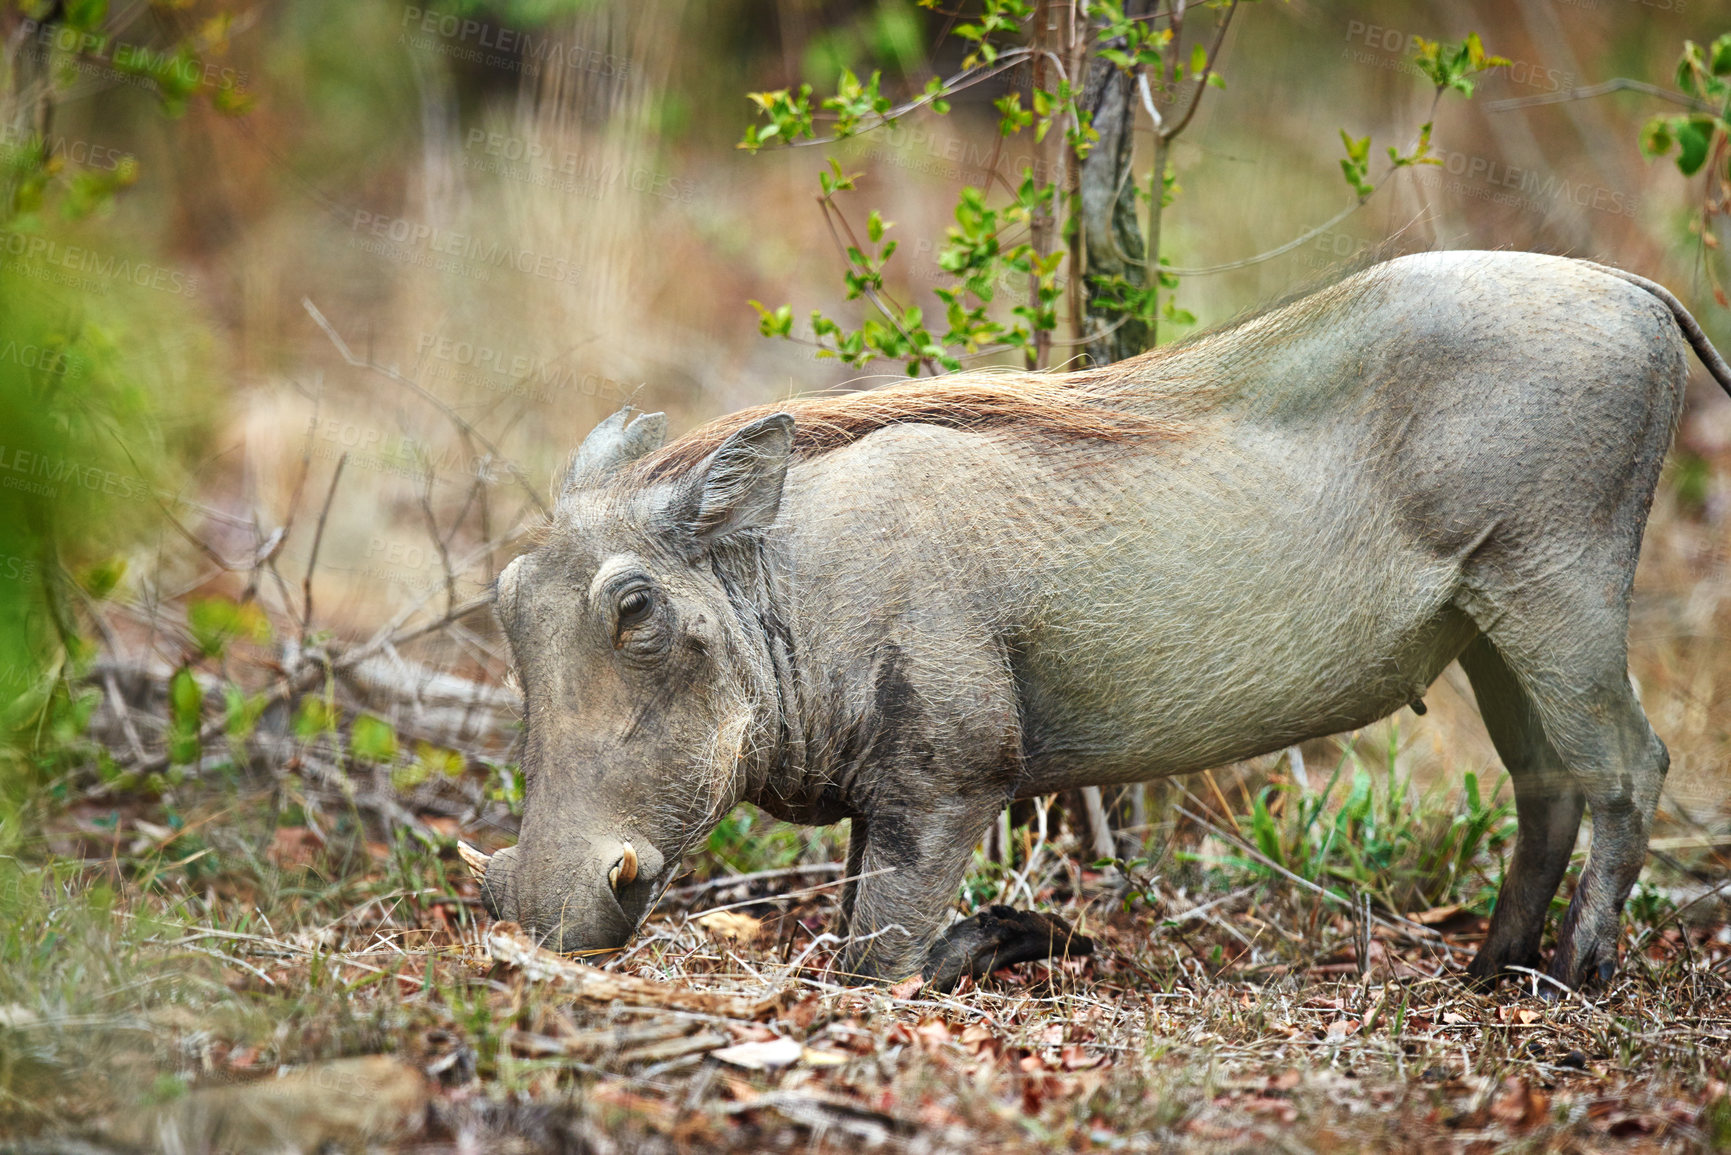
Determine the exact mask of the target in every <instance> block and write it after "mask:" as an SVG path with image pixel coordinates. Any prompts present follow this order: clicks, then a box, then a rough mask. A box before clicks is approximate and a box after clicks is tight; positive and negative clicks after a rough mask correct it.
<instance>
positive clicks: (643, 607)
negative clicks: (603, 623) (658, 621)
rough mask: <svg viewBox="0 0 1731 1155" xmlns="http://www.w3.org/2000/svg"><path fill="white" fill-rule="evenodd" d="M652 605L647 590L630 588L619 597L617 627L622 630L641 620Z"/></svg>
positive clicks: (647, 613)
mask: <svg viewBox="0 0 1731 1155" xmlns="http://www.w3.org/2000/svg"><path fill="white" fill-rule="evenodd" d="M654 605H655V601H654V599H653V598H651V597H650V596H649V591H648V590H632V591H631V592H630V593H628V594H626V595H625V596H624V597H622V598H620V599H619V628H620V629H622V630H623V629H626V628H628V627H630V626H634V625H636V624H637V623H638V622H641V621H642V620H643V619H644V618H646V617H648V616H649V611H650V610H651V609H652V608H653V607H654Z"/></svg>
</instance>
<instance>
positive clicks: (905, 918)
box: [842, 796, 1002, 982]
mask: <svg viewBox="0 0 1731 1155" xmlns="http://www.w3.org/2000/svg"><path fill="white" fill-rule="evenodd" d="M1001 806H1002V799H1000V798H998V797H996V796H994V797H990V798H977V799H968V798H954V797H952V798H949V799H943V800H936V801H935V802H934V803H933V805H931V806H930V807H925V806H922V807H920V808H918V809H914V808H911V807H908V806H906V805H902V806H897V807H895V808H894V809H888V808H884V809H879V810H877V811H876V812H874V813H872V814H870V815H867V816H866V817H865V818H864V819H863V820H862V819H860V818H855V819H854V820H853V830H852V834H851V838H850V843H849V846H848V873H849V875H851V876H855V879H856V880H855V881H853V882H850V883H848V884H847V889H845V890H844V891H843V892H842V911H843V915H844V917H845V918H846V919H847V922H848V945H847V949H846V951H845V952H844V954H843V964H842V966H843V972H844V975H845V977H846V978H847V979H849V980H851V981H856V982H870V981H889V982H895V981H897V980H900V979H904V978H910V977H912V976H913V975H916V974H919V973H920V972H921V970H922V969H923V967H924V965H925V960H926V952H927V950H928V949H930V947H931V945H932V943H933V942H935V941H936V940H937V938H938V936H939V935H940V934H941V933H942V932H943V929H944V925H945V923H947V922H948V921H949V915H950V910H951V909H952V908H953V907H954V905H955V902H956V895H957V894H958V892H959V891H960V889H961V885H962V876H963V875H964V874H965V873H966V872H967V868H968V863H969V861H970V860H971V859H972V857H973V848H974V844H975V843H977V842H978V841H979V840H980V836H981V835H983V834H984V833H985V830H986V826H987V825H988V824H989V823H990V822H991V820H992V819H993V817H995V816H996V814H997V812H998V809H999V807H1001ZM862 843H863V845H862Z"/></svg>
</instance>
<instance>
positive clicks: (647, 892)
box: [457, 838, 662, 952]
mask: <svg viewBox="0 0 1731 1155" xmlns="http://www.w3.org/2000/svg"><path fill="white" fill-rule="evenodd" d="M578 845H582V846H583V853H582V854H581V855H580V856H578V860H577V861H575V862H573V861H567V860H563V859H556V858H552V857H548V858H544V859H531V860H530V861H529V863H527V864H526V863H525V861H524V858H523V853H522V849H521V848H520V847H517V846H508V847H506V848H505V849H503V850H501V851H499V852H498V853H497V854H493V855H491V856H489V855H485V854H482V853H481V852H480V851H478V850H476V849H475V848H474V847H472V846H469V845H468V844H466V843H461V844H459V845H458V848H457V849H458V853H459V854H460V855H461V856H462V858H463V861H464V862H465V863H466V864H467V865H468V867H469V869H470V870H471V871H472V872H473V873H474V875H475V877H476V880H477V881H479V882H480V883H481V901H482V903H483V904H485V906H486V908H487V913H488V914H490V915H492V916H493V917H494V918H496V919H500V920H502V921H511V922H517V923H521V924H522V926H523V928H524V929H525V930H528V931H530V932H531V933H533V934H535V935H537V936H539V937H540V938H541V939H542V941H543V942H544V943H545V944H546V945H547V946H548V947H550V948H552V949H554V950H559V951H565V952H572V951H602V950H617V949H618V948H619V947H622V946H624V945H625V942H626V940H627V939H629V938H630V937H631V933H632V931H634V930H636V929H637V924H638V923H639V922H640V921H642V918H643V916H644V914H645V913H647V911H648V906H649V902H650V899H651V898H653V897H654V894H655V887H656V877H657V876H658V875H659V874H660V873H661V869H662V856H661V854H660V852H659V851H657V850H656V849H655V848H654V847H653V846H649V845H645V846H644V847H643V848H642V849H641V850H639V849H638V847H637V846H636V845H635V844H634V843H632V842H630V841H627V840H624V839H617V838H613V839H609V838H600V839H596V840H594V841H591V842H588V843H587V844H582V843H579V844H578Z"/></svg>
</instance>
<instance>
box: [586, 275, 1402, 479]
mask: <svg viewBox="0 0 1731 1155" xmlns="http://www.w3.org/2000/svg"><path fill="white" fill-rule="evenodd" d="M1378 280H1379V278H1378V277H1377V275H1376V272H1375V270H1374V269H1373V270H1371V271H1361V272H1358V273H1356V274H1354V275H1352V276H1349V277H1347V278H1345V279H1344V280H1336V281H1333V282H1332V283H1328V284H1325V285H1323V286H1321V287H1320V288H1313V289H1311V290H1310V291H1308V292H1306V293H1304V294H1302V295H1301V296H1299V298H1298V299H1296V300H1294V299H1292V298H1287V299H1284V300H1281V301H1277V302H1274V303H1272V304H1269V305H1266V306H1264V307H1261V308H1259V309H1256V310H1254V311H1251V312H1249V313H1246V314H1244V315H1242V316H1240V317H1237V318H1234V319H1233V320H1232V321H1230V322H1227V323H1226V324H1224V325H1221V326H1219V327H1218V328H1215V329H1211V330H1208V331H1206V332H1203V333H1198V334H1195V335H1193V336H1191V337H1188V338H1186V339H1184V340H1182V341H1178V342H1174V343H1173V344H1170V345H1164V346H1161V347H1160V348H1158V349H1151V350H1149V351H1148V352H1146V353H1143V354H1140V355H1139V356H1136V357H1131V358H1128V359H1126V360H1124V361H1119V362H1116V363H1114V364H1111V365H1105V366H1099V367H1094V368H1088V369H1081V370H1077V371H1074V372H1069V373H1042V372H1025V371H1022V372H1019V371H1015V370H1007V369H1006V370H991V369H988V370H981V371H975V372H968V373H954V374H950V375H948V376H944V377H935V378H925V379H921V380H917V381H903V382H897V383H896V384H893V385H885V386H881V387H879V388H875V389H866V390H861V391H858V392H850V393H840V394H817V395H808V396H804V397H795V398H790V399H788V400H786V401H783V402H779V403H775V404H769V405H757V406H754V407H752V408H750V409H744V410H741V411H739V412H737V413H730V414H728V415H726V416H724V417H720V418H717V419H715V420H714V421H710V422H709V423H707V424H705V425H701V426H699V427H698V428H696V429H694V430H692V431H691V432H689V433H687V434H685V435H684V436H683V437H680V438H679V439H678V440H676V441H673V442H670V443H669V444H667V445H664V446H662V447H661V448H659V449H656V450H654V451H653V452H651V453H648V454H646V455H645V456H644V457H642V458H641V459H639V460H638V461H636V462H635V463H633V464H632V465H631V466H630V467H628V468H627V469H625V470H622V471H621V472H620V475H619V479H618V480H620V481H623V482H625V483H626V484H628V485H645V484H653V483H655V482H658V481H666V480H670V479H672V478H675V477H679V476H681V475H683V474H685V473H686V472H687V471H688V470H690V469H692V468H693V467H694V466H696V465H697V464H699V463H700V462H702V461H703V460H704V459H705V458H707V457H708V456H709V454H711V453H713V452H714V451H715V450H716V449H717V448H719V447H720V445H721V444H722V442H724V441H725V440H726V439H727V437H728V435H729V434H732V433H734V432H735V431H737V430H739V429H741V428H743V427H745V426H746V425H749V424H750V423H752V422H753V421H756V420H759V419H760V418H763V417H767V416H769V415H770V414H773V413H788V414H791V415H792V416H793V418H794V440H793V456H794V457H795V458H811V457H816V456H819V455H821V454H824V453H828V452H830V451H832V450H835V449H840V448H842V447H843V446H847V445H851V444H853V443H854V442H856V441H859V440H860V439H862V438H864V437H866V436H867V435H869V434H871V433H874V432H876V431H877V430H880V429H883V428H885V427H887V426H891V425H897V424H913V423H919V424H928V425H940V426H944V427H946V428H951V429H962V430H968V431H978V432H987V431H998V430H1002V431H1007V432H1014V433H1015V434H1017V435H1019V436H1022V437H1025V438H1028V439H1030V440H1033V441H1035V442H1039V443H1045V444H1064V443H1070V442H1077V441H1095V442H1102V441H1104V442H1122V441H1132V440H1142V439H1154V440H1159V441H1178V440H1182V439H1183V438H1185V437H1186V436H1187V435H1189V434H1190V433H1191V432H1193V431H1194V429H1195V427H1196V423H1197V421H1198V419H1200V418H1202V417H1204V416H1205V415H1206V414H1207V413H1208V412H1209V411H1210V410H1212V409H1213V408H1215V406H1217V405H1218V404H1219V402H1220V401H1222V400H1223V399H1224V397H1225V395H1226V394H1227V393H1229V392H1231V391H1233V386H1232V385H1231V384H1229V381H1230V379H1231V378H1233V377H1235V376H1238V373H1237V372H1235V371H1237V370H1242V369H1243V368H1244V367H1245V365H1246V362H1247V361H1249V360H1254V359H1255V358H1256V357H1257V356H1259V355H1261V354H1264V353H1266V352H1267V351H1269V350H1270V349H1271V348H1273V347H1275V346H1277V345H1278V344H1279V343H1280V342H1282V341H1283V340H1284V339H1286V338H1287V337H1288V336H1290V335H1291V334H1292V333H1293V332H1294V331H1295V330H1298V329H1303V328H1304V327H1306V326H1308V325H1313V324H1314V321H1315V319H1316V317H1317V315H1318V314H1320V313H1334V312H1337V311H1340V310H1343V309H1346V308H1349V307H1350V306H1351V305H1352V304H1353V303H1354V302H1355V301H1358V300H1360V299H1361V298H1363V297H1364V296H1366V295H1368V294H1369V293H1370V292H1372V291H1374V289H1375V287H1376V283H1377V281H1378ZM1228 334H1231V335H1233V336H1234V338H1235V339H1234V341H1233V342H1232V346H1233V349H1232V353H1231V355H1229V356H1227V357H1225V358H1224V359H1222V362H1221V363H1220V364H1218V365H1210V364H1208V361H1207V358H1206V357H1205V356H1198V354H1204V353H1206V352H1207V350H1208V347H1209V346H1210V345H1211V344H1213V343H1214V342H1216V341H1217V340H1218V339H1220V338H1222V337H1225V336H1227V335H1228Z"/></svg>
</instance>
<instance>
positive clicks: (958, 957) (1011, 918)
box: [920, 906, 1094, 991]
mask: <svg viewBox="0 0 1731 1155" xmlns="http://www.w3.org/2000/svg"><path fill="white" fill-rule="evenodd" d="M1093 953H1094V940H1093V939H1091V938H1088V937H1087V936H1086V935H1080V934H1077V933H1076V931H1075V928H1074V927H1072V926H1071V925H1070V924H1069V923H1067V922H1065V921H1064V920H1063V919H1061V918H1058V917H1056V916H1055V915H1050V914H1041V913H1039V912H1037V911H1032V910H1017V909H1016V908H1015V907H1013V906H992V907H987V908H986V909H985V910H982V911H981V912H980V913H979V914H976V915H974V916H973V917H972V918H965V919H963V920H962V921H961V922H958V923H956V925H954V926H952V927H951V928H950V929H949V930H947V931H945V932H944V937H942V938H940V939H939V940H938V941H937V942H936V943H935V944H934V945H933V946H932V949H931V951H930V952H929V953H927V955H926V965H925V967H924V968H923V969H922V970H921V972H920V977H921V978H923V979H924V980H925V985H926V986H928V987H930V988H931V989H933V990H936V991H948V990H953V989H955V986H956V984H957V983H959V982H961V981H962V977H963V976H964V975H971V976H973V977H975V978H978V977H979V976H980V975H985V974H991V973H992V972H993V971H995V970H997V969H998V968H999V967H1007V966H1011V965H1013V964H1015V963H1020V962H1032V961H1034V960H1035V959H1043V958H1065V957H1073V956H1077V955H1087V954H1093Z"/></svg>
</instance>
